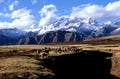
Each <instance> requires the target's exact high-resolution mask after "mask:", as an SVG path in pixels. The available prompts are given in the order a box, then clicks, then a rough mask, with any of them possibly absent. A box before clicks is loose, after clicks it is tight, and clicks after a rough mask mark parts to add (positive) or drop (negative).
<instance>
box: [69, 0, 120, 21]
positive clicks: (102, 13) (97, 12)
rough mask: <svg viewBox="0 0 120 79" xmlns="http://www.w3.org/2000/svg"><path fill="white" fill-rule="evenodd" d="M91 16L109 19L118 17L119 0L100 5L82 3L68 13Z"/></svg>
mask: <svg viewBox="0 0 120 79" xmlns="http://www.w3.org/2000/svg"><path fill="white" fill-rule="evenodd" d="M78 16H79V17H92V18H95V19H109V18H114V17H120V1H116V2H113V3H109V4H107V5H106V6H104V7H103V6H100V5H90V4H89V5H84V6H77V7H73V8H72V13H71V15H70V17H71V18H73V17H78Z"/></svg>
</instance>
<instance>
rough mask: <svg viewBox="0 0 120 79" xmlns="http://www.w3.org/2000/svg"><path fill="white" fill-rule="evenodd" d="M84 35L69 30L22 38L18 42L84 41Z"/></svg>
mask: <svg viewBox="0 0 120 79" xmlns="http://www.w3.org/2000/svg"><path fill="white" fill-rule="evenodd" d="M83 37H84V36H83V35H80V34H77V33H75V32H68V31H55V32H49V33H46V34H43V35H39V36H36V37H27V38H21V39H20V40H19V42H18V44H46V43H54V42H70V41H82V40H83V39H84V38H83Z"/></svg>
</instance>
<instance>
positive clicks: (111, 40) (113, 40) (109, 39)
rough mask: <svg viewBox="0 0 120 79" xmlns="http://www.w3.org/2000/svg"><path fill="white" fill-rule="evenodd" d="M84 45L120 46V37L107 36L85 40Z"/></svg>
mask: <svg viewBox="0 0 120 79" xmlns="http://www.w3.org/2000/svg"><path fill="white" fill-rule="evenodd" d="M80 43H82V44H97V45H99V44H104V45H105V44H120V35H113V36H106V37H100V38H95V39H89V40H84V41H82V42H80Z"/></svg>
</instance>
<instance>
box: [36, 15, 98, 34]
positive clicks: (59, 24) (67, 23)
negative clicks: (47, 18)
mask: <svg viewBox="0 0 120 79" xmlns="http://www.w3.org/2000/svg"><path fill="white" fill-rule="evenodd" d="M98 25H99V24H98V23H97V21H96V20H94V19H92V18H90V17H89V18H77V17H75V18H72V19H71V18H68V17H61V18H59V19H58V20H56V21H55V22H52V23H50V24H49V25H47V26H45V27H42V28H41V29H40V31H39V33H38V35H42V34H44V33H47V32H50V31H58V30H59V31H69V32H77V33H85V32H90V31H98V30H99V28H100V27H98Z"/></svg>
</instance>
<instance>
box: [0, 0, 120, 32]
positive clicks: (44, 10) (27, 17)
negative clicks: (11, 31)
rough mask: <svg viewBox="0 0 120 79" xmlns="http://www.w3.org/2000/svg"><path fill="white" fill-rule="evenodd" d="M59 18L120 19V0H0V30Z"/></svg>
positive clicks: (21, 27) (39, 23)
mask: <svg viewBox="0 0 120 79" xmlns="http://www.w3.org/2000/svg"><path fill="white" fill-rule="evenodd" d="M60 17H69V18H74V17H84V18H87V17H91V18H94V19H96V20H97V21H99V22H110V21H112V22H117V21H120V0H0V29H3V28H18V29H23V30H25V29H32V28H37V27H44V26H45V25H47V24H48V23H50V22H52V21H55V20H56V19H58V18H60Z"/></svg>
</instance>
